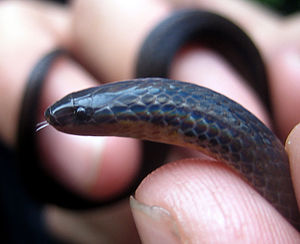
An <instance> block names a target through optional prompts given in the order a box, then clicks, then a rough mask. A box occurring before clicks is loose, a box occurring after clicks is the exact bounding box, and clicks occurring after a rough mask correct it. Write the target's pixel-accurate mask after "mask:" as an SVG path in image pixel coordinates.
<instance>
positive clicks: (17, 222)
mask: <svg viewBox="0 0 300 244" xmlns="http://www.w3.org/2000/svg"><path fill="white" fill-rule="evenodd" d="M45 1H46V0H45ZM49 1H50V0H49ZM53 1H54V0H53ZM107 1H109V0H107ZM253 1H254V0H253ZM255 1H259V2H262V3H263V4H265V5H266V6H268V7H270V8H273V9H275V10H277V11H279V12H280V13H282V14H285V15H287V14H290V13H293V12H296V11H299V10H300V0H255ZM54 2H59V3H61V4H67V2H68V1H63V0H61V1H59V0H57V1H54ZM15 160H16V156H15V153H14V151H12V150H10V149H8V148H6V147H5V146H4V145H3V144H2V143H1V141H0V242H1V243H8V244H10V243H11V244H19V243H50V244H51V243H53V244H56V243H58V241H55V240H54V239H53V238H52V237H51V236H49V235H48V233H47V231H46V229H45V226H44V222H43V216H42V214H41V213H42V211H41V209H42V207H43V206H41V205H39V204H37V203H35V202H34V201H33V200H32V199H31V198H30V197H29V196H28V195H27V194H26V193H25V191H24V189H23V188H22V185H21V183H20V180H19V179H18V177H17V174H16V168H15V165H16V164H15Z"/></svg>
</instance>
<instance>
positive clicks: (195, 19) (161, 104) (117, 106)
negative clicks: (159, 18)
mask: <svg viewBox="0 0 300 244" xmlns="http://www.w3.org/2000/svg"><path fill="white" fill-rule="evenodd" d="M203 16H204V17H203ZM228 22H229V21H226V20H224V19H223V18H221V17H220V16H216V15H213V14H211V13H206V12H200V11H195V10H186V11H180V12H178V13H176V14H175V15H173V16H172V17H170V18H169V19H167V20H166V21H165V22H163V23H162V24H161V26H160V27H159V28H157V29H155V30H154V31H153V32H152V34H150V36H149V38H148V40H146V42H145V43H144V46H143V48H142V52H141V53H142V54H141V55H140V57H139V60H138V67H137V74H138V77H146V76H160V77H167V76H168V72H169V68H170V64H171V60H172V58H173V56H174V54H175V52H176V50H178V48H179V47H180V46H182V45H183V43H186V42H187V41H190V40H198V39H199V38H201V42H202V41H203V42H204V43H205V44H207V45H209V46H211V47H212V48H214V49H216V50H218V51H219V52H220V53H222V54H223V55H224V56H225V57H226V58H228V60H230V62H231V63H232V64H233V65H234V67H235V68H236V69H237V70H238V71H239V72H240V73H241V74H242V75H243V76H244V78H246V80H247V81H248V82H250V83H251V84H252V87H253V88H254V89H255V90H256V92H257V93H258V94H260V95H261V97H262V99H263V100H264V102H265V104H266V105H267V107H269V97H268V94H267V88H266V85H267V84H266V82H265V79H266V77H265V73H264V72H263V70H260V69H261V67H263V64H261V62H262V61H261V59H260V56H259V54H257V51H256V49H255V47H253V44H252V43H251V41H250V42H249V39H248V37H247V36H246V37H245V34H243V33H238V34H237V32H240V30H239V29H238V27H234V28H232V23H229V24H228ZM187 23H190V24H187ZM175 26H176V27H177V28H175V32H176V31H177V33H175V34H174V32H171V31H170V30H172V29H173V30H174V27H175ZM203 26H204V27H205V26H208V28H207V29H205V28H203ZM220 26H221V27H223V28H220ZM195 29H196V31H195ZM179 32H180V33H179ZM181 32H184V33H185V34H184V35H182V33H181ZM228 32H231V33H233V34H230V33H229V34H228ZM186 33H190V34H186ZM195 33H196V34H195ZM164 36H165V37H164ZM182 36H184V38H183V37H182ZM232 36H233V37H232ZM216 37H219V38H221V41H220V40H219V42H213V41H212V42H210V41H211V40H216ZM164 38H167V39H168V40H170V39H171V41H170V42H167V43H166V41H165V39H164ZM203 38H204V39H203ZM153 42H156V43H153ZM248 42H249V43H248ZM218 43H222V44H221V46H220V45H218ZM230 43H231V44H230ZM232 43H233V44H232ZM222 45H223V46H222ZM233 46H234V48H232V47H233ZM243 46H247V48H248V49H247V48H244V47H243ZM228 47H229V48H228ZM152 49H153V50H152ZM157 49H159V50H157ZM245 49H246V51H245ZM154 50H155V55H153V54H151V53H152V52H153V51H154ZM240 51H242V54H241V53H239V54H236V53H237V52H240ZM235 54H236V55H235ZM229 55H231V56H230V58H229ZM148 57H149V59H148ZM151 58H153V59H155V60H151ZM147 59H148V60H147ZM249 62H250V64H249ZM251 62H252V63H251ZM152 64H153V65H152ZM245 67H247V68H245ZM45 118H46V120H47V121H48V123H49V124H50V125H52V126H53V127H55V128H56V129H57V130H59V131H62V132H65V133H71V134H78V135H93V136H120V137H133V138H138V139H142V140H150V141H155V142H162V143H166V144H173V145H179V146H183V147H186V148H190V149H195V150H198V151H201V152H204V153H206V154H208V155H210V156H212V157H214V158H216V159H217V160H220V161H222V162H224V163H225V164H226V165H228V166H229V167H230V168H232V169H234V170H235V171H236V172H238V173H239V174H240V175H241V176H242V178H244V179H245V180H246V181H247V182H248V183H249V184H250V185H252V186H253V187H254V189H256V190H257V192H259V193H260V194H261V195H262V196H263V197H264V198H265V199H266V200H267V201H268V202H270V203H271V204H272V205H273V206H274V207H275V208H276V209H277V210H278V211H279V212H280V213H281V214H282V215H283V216H284V217H285V218H286V219H287V220H288V221H289V222H290V223H291V224H292V225H293V226H294V227H296V228H297V229H298V230H299V228H300V216H299V210H298V206H297V201H296V198H295V193H294V189H293V184H292V181H291V175H290V168H289V161H288V157H287V154H286V152H285V149H284V147H283V145H282V143H281V142H280V141H279V139H278V138H277V137H276V136H275V135H274V134H273V133H272V132H271V130H270V129H268V128H267V127H266V126H265V125H264V124H263V123H262V122H261V121H260V120H259V119H257V118H256V117H255V116H254V115H253V114H251V113H250V112H249V111H247V110H246V109H245V108H244V107H242V106H241V105H239V104H237V103H236V102H234V101H232V100H231V99H229V98H227V97H225V96H223V95H221V94H219V93H216V92H214V91H212V90H210V89H207V88H204V87H200V86H197V85H194V84H190V83H186V82H181V81H176V80H170V79H165V78H138V79H134V80H128V81H122V82H114V83H111V84H105V85H101V86H99V87H93V88H89V89H85V90H82V91H79V92H75V93H72V94H69V95H67V96H65V97H64V98H62V99H61V100H59V101H58V102H56V103H55V104H54V105H52V106H50V107H49V108H48V109H47V110H46V112H45ZM150 168H151V167H150Z"/></svg>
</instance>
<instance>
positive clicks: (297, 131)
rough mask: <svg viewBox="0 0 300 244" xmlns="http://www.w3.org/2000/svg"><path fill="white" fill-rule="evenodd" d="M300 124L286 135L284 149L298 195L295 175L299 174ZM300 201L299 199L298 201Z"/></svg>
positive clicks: (298, 182)
mask: <svg viewBox="0 0 300 244" xmlns="http://www.w3.org/2000/svg"><path fill="white" fill-rule="evenodd" d="M299 145H300V124H298V125H296V126H295V127H294V129H293V130H292V131H291V132H290V134H289V135H288V138H287V139H286V142H285V149H286V151H287V153H288V156H289V161H290V167H291V174H292V178H293V181H294V187H295V191H296V192H299V193H300V187H299V186H300V179H299V177H297V173H298V172H300V147H299ZM299 200H300V199H299Z"/></svg>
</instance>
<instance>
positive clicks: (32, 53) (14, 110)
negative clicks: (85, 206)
mask: <svg viewBox="0 0 300 244" xmlns="http://www.w3.org/2000/svg"><path fill="white" fill-rule="evenodd" d="M4 3H6V4H2V5H1V14H0V16H1V17H0V28H1V33H2V34H3V38H1V40H0V42H1V45H0V48H1V53H2V54H3V55H4V56H2V55H1V58H0V59H1V60H0V67H1V68H0V70H1V77H2V79H1V82H0V84H1V99H2V101H1V105H0V106H1V116H0V117H1V119H0V120H1V127H0V131H1V132H0V133H1V138H2V139H3V140H4V141H5V142H6V144H8V145H9V146H11V147H13V146H14V144H15V138H16V136H15V134H16V128H17V126H18V115H19V111H20V106H21V100H22V96H23V91H24V87H25V86H26V80H27V77H28V76H29V73H30V71H31V69H32V68H33V66H34V65H35V64H36V63H37V61H38V60H39V59H40V58H41V57H42V56H43V55H45V54H46V53H47V52H49V51H50V50H53V49H54V48H57V46H61V45H65V46H67V45H68V43H70V39H69V36H68V33H69V21H70V16H69V13H68V11H67V10H64V9H60V8H58V7H55V5H53V6H52V5H50V6H51V7H50V8H48V7H47V6H48V5H42V4H38V5H35V4H34V3H32V4H29V5H27V4H24V3H21V2H14V1H13V2H4ZM8 23H9V28H8ZM67 47H68V46H67ZM16 53H17V54H18V55H16ZM4 57H5V58H4ZM96 84H97V83H96V82H95V80H93V79H92V78H91V76H90V75H89V74H88V73H87V72H86V71H85V70H84V69H83V68H82V67H80V66H79V65H78V64H77V63H76V62H74V61H72V60H71V59H69V58H67V57H61V58H59V59H57V60H56V62H55V63H54V65H53V67H52V68H51V69H50V71H49V74H48V76H47V78H46V80H45V83H44V85H45V86H44V90H43V92H42V94H41V98H42V99H41V102H40V110H39V111H40V114H41V115H42V113H43V111H44V109H45V108H46V106H48V105H50V104H51V103H53V102H54V101H55V100H56V99H58V98H61V96H63V95H65V94H66V93H69V92H71V91H74V90H78V89H82V88H86V87H89V86H94V85H96ZM115 143H116V144H115ZM115 146H117V147H120V148H121V149H123V150H119V153H118V154H116V153H115V151H116V148H115ZM138 146H139V145H138V144H137V142H136V141H133V140H121V139H107V140H105V139H104V140H103V139H99V138H98V139H92V138H88V139H86V138H84V139H83V138H80V137H71V136H66V135H63V134H61V133H57V132H56V131H54V130H52V129H51V128H50V127H49V128H47V129H44V130H43V131H40V133H38V147H39V149H40V150H39V151H40V152H41V163H42V164H43V167H45V168H46V169H48V170H49V172H50V173H51V174H52V175H53V176H54V177H56V179H58V180H59V181H60V182H61V183H62V184H64V185H66V186H67V187H69V189H71V190H73V191H75V192H77V193H79V194H82V195H84V196H88V197H91V198H96V199H98V198H99V197H100V198H101V197H102V198H104V197H106V196H112V195H113V194H116V193H117V192H120V191H121V190H122V189H124V187H126V186H127V185H128V183H129V182H130V181H131V179H132V177H133V175H134V174H135V172H136V170H137V167H138V166H137V165H138V162H139V148H138ZM120 158H122V159H123V160H122V161H121V160H120ZM120 162H122V164H121V163H120ZM111 172H113V173H115V174H110V173H111ZM112 182H113V184H112Z"/></svg>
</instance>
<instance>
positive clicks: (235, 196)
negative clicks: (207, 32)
mask: <svg viewBox="0 0 300 244" xmlns="http://www.w3.org/2000/svg"><path fill="white" fill-rule="evenodd" d="M182 2H183V1H182ZM189 4H190V5H189V6H194V7H197V8H201V9H208V10H210V11H215V12H218V13H222V14H223V15H225V16H226V17H227V18H230V19H232V20H234V21H235V22H236V23H238V24H239V25H241V26H242V28H243V29H245V30H247V31H248V34H249V35H250V36H251V37H252V38H253V40H254V41H255V42H256V43H257V46H258V47H259V48H260V51H261V52H262V55H263V57H264V59H265V62H266V65H267V68H268V72H269V77H270V89H271V92H272V103H273V105H274V111H275V122H276V124H277V127H278V131H277V133H278V135H279V136H280V138H281V139H282V140H283V141H285V139H286V138H287V136H288V134H289V132H290V131H291V129H292V128H293V127H294V126H295V125H296V124H297V123H298V122H299V121H300V114H299V113H297V112H296V111H297V108H298V107H299V105H300V97H299V95H298V94H299V91H300V87H299V86H300V85H299V84H300V80H299V77H300V56H299V51H300V46H299V45H300V44H299V43H300V42H299V38H300V33H299V32H300V30H299V28H298V27H297V26H299V24H300V17H299V16H296V15H295V16H292V17H288V18H283V17H280V16H278V15H277V14H275V13H271V12H269V11H268V10H265V9H263V8H261V7H260V6H256V5H254V4H252V3H249V2H246V1H242V0H227V1H222V0H201V1H200V0H195V1H189ZM72 5H73V6H72V9H62V8H60V7H57V6H52V5H47V4H41V3H36V2H28V1H2V2H1V3H0V33H2V34H1V38H0V53H1V55H0V77H1V79H0V93H1V94H0V97H1V103H0V137H1V139H2V141H4V142H5V144H7V145H8V146H9V147H12V148H13V147H14V145H15V138H16V136H15V135H16V128H17V121H18V112H19V109H20V102H21V98H22V93H23V90H24V86H25V83H26V79H27V77H28V74H29V73H30V71H31V69H32V68H33V66H34V65H35V63H36V62H37V61H38V60H39V59H40V58H41V57H42V56H43V55H44V54H46V53H48V52H50V51H51V50H53V49H54V48H55V47H57V46H63V47H65V48H67V49H68V50H70V52H72V53H74V54H75V55H77V57H78V58H79V59H80V60H81V61H82V62H83V63H84V64H85V66H86V67H88V68H89V70H92V71H93V72H94V75H95V76H96V78H92V76H91V75H90V74H89V72H88V71H87V70H85V69H84V68H83V67H81V66H80V65H79V64H78V63H76V61H75V60H71V59H69V58H67V57H61V58H59V59H58V60H57V61H56V62H55V64H54V66H53V67H52V68H51V70H50V72H49V75H48V77H47V79H46V81H45V87H44V89H43V93H42V101H41V107H40V120H42V119H43V118H42V112H43V111H44V109H45V108H46V107H47V106H48V105H50V104H51V103H52V102H54V101H55V100H57V99H59V98H61V97H62V96H63V95H65V94H67V93H69V92H71V91H74V90H79V89H82V88H86V87H90V86H95V85H98V84H101V83H104V82H111V81H114V80H123V79H130V78H133V77H134V64H135V55H136V54H137V52H138V48H139V46H140V44H141V42H142V40H143V38H144V37H145V35H146V33H147V32H148V31H149V30H150V29H151V28H152V27H153V26H154V25H155V24H157V23H158V22H159V21H160V20H161V19H163V18H165V17H166V16H167V15H168V14H169V13H170V12H171V11H172V10H173V9H174V7H175V6H177V7H178V6H180V5H182V3H181V1H178V0H177V1H175V0H169V1H168V0H165V1H163V0H160V1H159V0H143V1H141V0H139V1H138V0H132V1H121V0H110V1H98V0H88V1H86V0H77V1H73V4H72ZM249 20H255V21H249ZM120 33H121V34H120ZM16 54H17V55H16ZM208 71H209V72H208ZM171 78H175V79H178V80H185V81H190V82H195V83H197V84H200V85H205V86H209V87H210V88H212V89H216V90H218V91H219V92H222V93H224V94H226V95H227V96H229V97H231V98H233V99H234V100H236V101H238V102H240V103H241V104H243V105H244V106H245V107H247V108H248V109H249V110H251V111H252V112H253V113H254V114H256V115H257V116H258V117H259V118H261V119H262V120H263V121H264V122H265V123H266V124H268V125H269V126H271V123H272V121H271V120H270V119H269V118H268V115H267V112H266V111H265V109H264V108H263V107H262V104H261V103H260V102H259V100H258V99H257V97H256V96H255V94H254V93H253V92H251V90H249V89H248V87H246V86H245V85H243V82H244V81H243V80H241V78H240V77H239V75H238V74H237V73H235V71H234V70H233V69H232V68H231V67H230V66H228V64H227V63H226V61H225V60H223V59H222V58H221V57H220V56H219V55H218V54H217V53H214V52H212V51H210V50H207V49H205V47H198V46H197V47H196V46H193V47H186V48H185V49H184V50H182V51H181V52H180V53H179V54H178V55H177V57H176V60H175V61H174V64H173V67H172V71H171ZM220 79H222V82H220ZM299 133H300V132H299V128H298V127H295V129H294V130H293V131H292V132H291V134H290V135H289V137H288V143H287V144H286V148H287V151H288V154H289V157H290V164H291V173H292V176H293V178H294V186H295V191H296V195H297V196H298V199H299V200H300V168H299V166H298V165H299V162H300V157H299V153H298V151H299V150H298V145H299V143H300V134H299ZM38 140H39V149H40V158H41V162H42V163H43V164H44V166H45V167H46V169H47V170H49V171H50V172H51V173H52V174H53V176H54V177H56V178H57V179H58V180H59V181H60V182H61V183H62V184H65V185H66V186H68V187H70V188H72V189H73V190H75V191H77V192H78V193H79V194H81V195H83V196H85V197H90V198H94V199H97V198H103V197H106V196H110V195H112V194H114V193H116V192H118V191H121V190H122V189H124V187H126V185H127V183H128V182H129V181H130V180H131V179H132V177H134V173H135V172H136V169H137V167H138V165H139V162H140V157H141V153H140V147H139V143H138V142H137V141H135V140H132V139H120V138H81V137H80V138H78V137H73V136H67V135H64V134H62V133H59V132H56V131H55V130H54V129H52V128H50V127H48V128H46V129H43V130H42V131H41V132H40V133H39V134H38ZM116 148H117V149H118V150H117V153H116ZM197 156H198V155H197V154H196V153H195V152H188V151H178V150H177V151H174V152H173V153H171V155H170V161H171V162H172V163H171V164H168V165H166V166H164V167H162V168H159V169H157V170H156V171H155V172H154V173H152V174H151V175H149V176H148V177H147V178H146V179H145V180H144V181H143V182H142V183H141V185H140V186H139V187H138V189H137V191H136V193H135V199H136V200H137V201H138V202H139V203H143V204H145V205H142V206H141V205H140V204H139V203H137V202H136V201H134V200H131V204H132V206H131V209H132V210H131V211H132V213H133V215H134V218H132V215H131V212H130V208H129V205H128V201H125V203H121V204H119V205H117V206H115V207H112V208H109V209H105V211H104V210H102V211H101V210H99V211H90V212H89V213H75V212H72V211H66V210H62V209H60V208H57V207H54V206H49V205H47V207H46V208H45V210H44V213H45V218H46V223H47V226H48V227H49V230H50V231H51V232H52V233H53V234H54V235H56V236H58V237H59V238H63V239H66V240H68V241H70V242H72V241H73V242H75V241H77V242H79V243H80V242H82V243H97V242H99V243H101V241H102V242H104V243H125V242H126V240H127V241H128V243H139V237H138V233H137V231H136V229H135V226H134V224H136V225H137V229H138V232H139V235H140V238H141V239H142V240H143V243H176V242H177V243H226V241H227V242H228V243H273V242H275V241H277V242H279V243H298V242H299V240H300V237H299V233H298V232H297V231H296V230H295V229H294V228H293V227H292V226H290V225H289V223H288V222H287V221H286V220H285V219H284V218H282V217H281V216H280V215H279V214H278V213H277V212H276V210H275V209H274V208H272V207H271V206H270V205H269V204H268V203H267V202H266V201H265V200H264V199H263V198H262V197H261V196H260V195H258V194H257V193H256V192H255V191H254V190H253V189H252V188H251V187H250V186H249V185H248V184H247V183H245V182H244V181H243V180H242V179H241V178H240V177H239V176H238V175H236V174H235V173H233V172H232V171H231V170H229V169H228V168H226V167H224V166H222V165H221V164H219V163H217V162H212V161H211V160H208V159H185V160H179V159H181V158H183V157H197ZM175 161H176V162H175ZM153 205H155V206H159V208H155V209H154V210H153V209H150V208H149V207H147V206H153ZM148 210H149V211H148ZM145 211H147V213H148V214H147V213H145ZM149 213H150V214H149ZM112 216H114V217H115V219H116V221H114V220H111V219H112ZM154 216H159V218H155V217H154ZM157 219H159V220H157ZM115 233H121V234H118V236H116V234H115Z"/></svg>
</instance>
